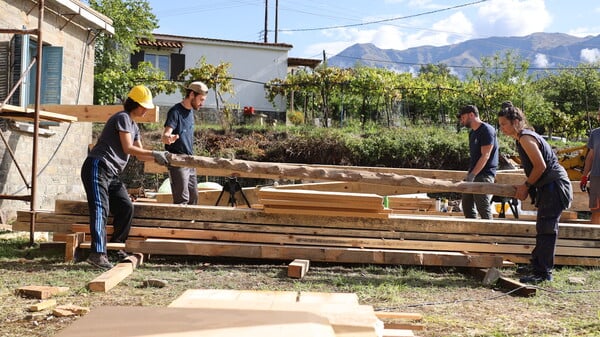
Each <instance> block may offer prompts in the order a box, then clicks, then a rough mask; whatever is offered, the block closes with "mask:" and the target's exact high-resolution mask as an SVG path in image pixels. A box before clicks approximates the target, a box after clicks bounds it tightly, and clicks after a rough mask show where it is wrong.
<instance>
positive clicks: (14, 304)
mask: <svg viewBox="0 0 600 337" xmlns="http://www.w3.org/2000/svg"><path fill="white" fill-rule="evenodd" d="M61 259H62V256H61V255H60V253H57V252H54V253H51V252H48V251H43V252H42V251H40V250H39V249H36V248H26V247H24V246H23V241H21V242H14V241H2V240H0V275H2V276H1V282H0V299H1V301H0V302H1V303H2V306H1V307H0V335H1V336H5V337H13V336H14V337H16V336H52V335H55V334H56V333H57V332H58V331H60V330H61V329H64V328H65V327H66V326H68V325H69V324H71V323H72V322H74V321H75V320H77V319H78V317H77V316H75V317H55V316H54V315H52V312H51V310H45V311H42V312H41V313H36V314H35V315H34V316H32V313H30V312H28V311H27V308H28V307H29V306H30V305H32V304H35V303H37V302H38V301H37V300H35V299H29V298H24V297H20V296H17V295H16V294H15V289H17V288H19V287H22V286H26V285H52V286H61V287H69V291H68V292H67V293H66V294H65V295H61V296H57V297H55V299H56V300H57V303H58V304H59V305H63V304H74V305H78V306H83V307H86V308H90V309H91V310H94V308H97V307H100V306H106V305H116V306H166V305H168V304H169V303H170V302H172V301H173V300H174V299H176V298H177V297H178V296H179V295H181V294H182V293H183V292H184V291H185V290H187V289H201V288H208V289H247V290H281V291H283V290H285V291H290V290H293V291H311V292H352V293H356V294H357V295H358V297H359V301H360V303H361V304H367V305H371V306H373V307H374V308H375V309H376V310H382V311H396V312H411V313H420V314H422V315H423V317H424V319H423V321H422V322H420V323H421V324H423V325H424V326H425V329H424V330H422V331H415V335H418V336H600V332H599V331H600V305H599V303H600V269H598V268H559V269H557V270H556V272H555V280H554V281H553V282H551V283H544V284H541V285H540V288H539V289H538V290H537V294H536V296H533V297H520V296H516V295H514V294H510V293H509V292H508V290H507V289H502V288H499V287H497V286H485V285H483V284H482V280H481V279H479V278H477V277H474V276H471V274H469V273H467V272H465V270H458V269H454V268H448V269H446V268H423V267H411V266H376V265H335V264H313V265H311V267H310V270H309V272H308V273H307V275H306V276H305V277H304V278H303V279H299V280H298V279H291V278H288V277H287V263H289V261H250V260H243V259H223V258H205V257H187V258H185V257H163V256H151V257H150V258H149V259H147V260H146V262H145V263H144V264H143V265H142V266H141V267H140V268H138V269H136V270H135V271H134V272H133V274H132V275H130V276H129V277H128V278H126V279H125V280H124V281H123V282H121V283H120V284H118V285H117V286H116V287H115V288H113V289H111V290H110V291H108V292H107V293H93V292H90V291H89V290H88V289H87V282H89V281H91V280H92V279H94V278H95V277H97V276H98V275H100V274H101V271H99V270H96V269H94V268H93V267H91V266H89V265H87V264H86V263H85V262H80V263H74V264H73V263H63V262H62V261H61ZM502 272H503V274H505V275H507V276H513V277H516V276H514V268H513V267H511V268H504V269H503V270H502ZM149 279H159V280H163V281H166V282H167V286H166V287H164V288H149V287H145V286H144V281H147V280H149Z"/></svg>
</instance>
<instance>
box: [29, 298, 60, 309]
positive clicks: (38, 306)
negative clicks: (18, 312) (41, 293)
mask: <svg viewBox="0 0 600 337" xmlns="http://www.w3.org/2000/svg"><path fill="white" fill-rule="evenodd" d="M54 306H56V300H45V301H42V302H40V303H37V304H32V305H30V306H29V308H27V310H29V311H34V312H36V311H42V310H45V309H48V308H52V307H54Z"/></svg>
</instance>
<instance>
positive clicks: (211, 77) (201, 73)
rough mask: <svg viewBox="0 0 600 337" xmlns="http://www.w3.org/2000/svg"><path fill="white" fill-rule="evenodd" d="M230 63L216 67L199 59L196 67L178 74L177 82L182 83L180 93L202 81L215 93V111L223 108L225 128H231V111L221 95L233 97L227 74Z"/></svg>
mask: <svg viewBox="0 0 600 337" xmlns="http://www.w3.org/2000/svg"><path fill="white" fill-rule="evenodd" d="M230 67H231V64H230V63H227V62H223V63H219V64H218V65H212V64H209V63H206V57H204V56H203V57H202V58H200V60H198V63H197V67H195V68H188V69H185V70H184V71H182V72H181V74H179V78H178V79H179V80H181V81H182V82H183V84H184V85H183V86H181V87H180V90H181V92H182V93H185V88H187V85H188V84H189V83H191V82H193V81H202V82H204V84H206V86H207V87H208V88H209V89H213V90H214V92H215V97H216V99H215V102H216V105H217V110H219V109H220V106H222V107H223V112H224V115H225V119H224V122H225V124H226V125H224V126H225V127H226V128H228V127H231V123H232V119H233V116H232V114H231V110H230V109H229V108H228V103H227V102H226V101H225V99H224V98H223V94H230V95H234V93H235V92H234V90H233V84H232V83H231V75H230V74H229V68H230Z"/></svg>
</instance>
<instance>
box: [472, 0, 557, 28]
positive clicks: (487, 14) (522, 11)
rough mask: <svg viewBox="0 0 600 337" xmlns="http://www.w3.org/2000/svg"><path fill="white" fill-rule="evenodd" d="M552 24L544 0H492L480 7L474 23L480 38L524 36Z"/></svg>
mask: <svg viewBox="0 0 600 337" xmlns="http://www.w3.org/2000/svg"><path fill="white" fill-rule="evenodd" d="M551 22H552V16H551V15H550V13H549V12H548V10H547V8H546V5H545V3H544V0H492V1H488V2H485V3H483V4H482V5H481V7H480V8H479V11H478V15H477V20H476V21H475V31H476V32H477V33H478V34H479V35H480V37H488V36H525V35H529V34H531V33H535V32H542V31H544V30H545V28H547V27H548V26H549V25H550V23H551Z"/></svg>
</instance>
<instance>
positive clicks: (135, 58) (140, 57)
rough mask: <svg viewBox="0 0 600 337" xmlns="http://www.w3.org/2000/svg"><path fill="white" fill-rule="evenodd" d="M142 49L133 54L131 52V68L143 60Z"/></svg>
mask: <svg viewBox="0 0 600 337" xmlns="http://www.w3.org/2000/svg"><path fill="white" fill-rule="evenodd" d="M144 54H145V53H144V51H143V50H140V51H138V52H136V53H135V54H131V58H130V60H131V61H130V62H131V68H132V69H136V68H137V66H138V64H140V62H143V61H144Z"/></svg>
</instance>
